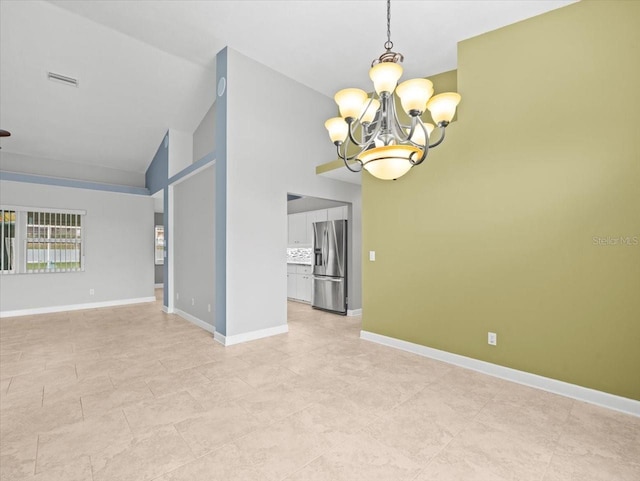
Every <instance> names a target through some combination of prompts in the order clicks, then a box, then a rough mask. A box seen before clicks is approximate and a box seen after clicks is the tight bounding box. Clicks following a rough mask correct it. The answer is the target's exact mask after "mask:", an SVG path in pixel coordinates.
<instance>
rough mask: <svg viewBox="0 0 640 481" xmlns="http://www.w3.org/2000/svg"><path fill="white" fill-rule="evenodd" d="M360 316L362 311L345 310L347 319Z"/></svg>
mask: <svg viewBox="0 0 640 481" xmlns="http://www.w3.org/2000/svg"><path fill="white" fill-rule="evenodd" d="M361 315H362V309H347V316H348V317H353V316H361Z"/></svg>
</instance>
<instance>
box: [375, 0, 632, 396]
mask: <svg viewBox="0 0 640 481" xmlns="http://www.w3.org/2000/svg"><path fill="white" fill-rule="evenodd" d="M638 52H640V2H635V1H633V2H632V1H606V2H604V1H582V2H579V3H576V4H572V5H569V6H567V7H564V8H561V9H559V10H555V11H552V12H550V13H547V14H544V15H540V16H538V17H534V18H532V19H529V20H526V21H523V22H520V23H517V24H514V25H511V26H508V27H505V28H502V29H499V30H496V31H494V32H490V33H487V34H484V35H481V36H479V37H475V38H472V39H469V40H466V41H464V42H462V43H460V44H459V46H458V71H457V86H458V91H459V92H460V94H461V95H462V104H461V106H460V110H459V120H458V121H457V122H455V123H452V124H451V125H450V127H449V128H448V130H447V140H446V141H445V142H444V144H442V145H441V146H439V147H438V148H435V149H433V150H432V151H431V152H430V154H429V157H428V158H427V160H426V161H425V163H424V164H423V165H421V166H419V167H416V168H414V169H412V170H411V172H409V174H407V175H406V176H404V177H402V178H401V179H399V180H397V181H380V180H377V179H375V178H373V177H372V176H371V175H369V174H367V173H364V174H363V253H364V255H365V256H364V258H363V304H364V305H363V311H364V316H363V329H364V330H365V331H370V332H374V333H378V334H382V335H385V336H390V337H393V338H398V339H403V340H406V341H409V342H413V343H417V344H421V345H425V346H430V347H433V348H436V349H441V350H444V351H449V352H453V353H456V354H461V355H464V356H469V357H472V358H476V359H481V360H484V361H488V362H492V363H495V364H499V365H503V366H508V367H511V368H514V369H519V370H522V371H527V372H530V373H534V374H538V375H542V376H546V377H550V378H553V379H558V380H562V381H566V382H569V383H574V384H578V385H581V386H585V387H588V388H593V389H597V390H600V391H604V392H608V393H612V394H616V395H620V396H624V397H627V398H631V399H636V400H640V108H639V106H640V55H639V54H638ZM410 61H411V59H407V62H410ZM439 90H440V89H439V88H438V89H437V91H439ZM370 250H375V251H376V261H375V262H370V261H369V260H368V251H370ZM488 331H492V332H496V333H497V334H498V345H497V346H495V347H494V346H489V345H488V344H487V332H488Z"/></svg>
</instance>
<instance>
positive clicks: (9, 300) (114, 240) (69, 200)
mask: <svg viewBox="0 0 640 481" xmlns="http://www.w3.org/2000/svg"><path fill="white" fill-rule="evenodd" d="M0 203H1V204H5V205H17V206H25V207H49V208H58V209H77V210H86V212H87V214H86V216H85V218H84V219H83V220H84V227H83V230H84V232H83V237H84V240H83V246H82V247H83V249H84V251H85V270H84V272H75V273H49V274H16V275H3V276H0V282H1V283H2V286H1V289H0V310H1V311H2V312H5V311H16V310H23V309H36V308H48V307H55V306H71V305H77V304H86V303H97V302H107V301H120V300H128V299H139V298H145V297H153V296H154V290H153V284H154V278H153V277H154V276H153V250H154V249H153V199H151V197H148V196H139V195H131V194H119V193H112V192H102V191H94V190H85V189H76V188H69V187H58V186H49V185H37V184H28V183H22V182H9V181H0ZM89 289H94V290H95V294H94V295H93V296H92V295H90V294H89Z"/></svg>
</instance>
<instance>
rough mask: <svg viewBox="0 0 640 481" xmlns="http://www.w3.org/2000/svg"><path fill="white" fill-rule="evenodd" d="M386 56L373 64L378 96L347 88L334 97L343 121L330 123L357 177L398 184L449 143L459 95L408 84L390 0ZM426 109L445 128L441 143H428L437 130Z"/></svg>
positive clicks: (412, 82)
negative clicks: (402, 116) (404, 116)
mask: <svg viewBox="0 0 640 481" xmlns="http://www.w3.org/2000/svg"><path fill="white" fill-rule="evenodd" d="M384 48H385V50H386V51H385V52H384V53H383V54H382V55H380V57H379V58H377V59H375V60H374V61H373V62H372V63H371V70H369V77H370V78H371V80H372V81H373V87H374V90H375V94H372V95H371V98H369V95H368V94H367V93H366V92H365V91H364V90H361V89H357V88H347V89H343V90H340V91H339V92H338V93H336V94H335V96H334V99H335V101H336V103H337V104H338V107H339V110H340V117H334V118H331V119H329V120H327V121H326V122H325V124H324V125H325V127H326V128H327V130H328V131H329V137H330V138H331V141H332V142H333V143H334V144H335V146H336V149H337V152H338V156H339V157H340V158H341V159H342V160H343V161H344V164H345V166H346V167H347V169H349V170H350V171H352V172H360V171H361V170H362V169H363V168H364V169H366V170H367V171H368V172H369V173H370V174H371V175H373V176H374V177H377V178H379V179H383V180H391V179H393V180H395V179H397V178H399V177H402V176H403V175H404V174H406V173H407V172H409V170H410V169H411V167H413V166H415V165H419V164H421V163H422V162H424V159H426V158H427V154H428V152H429V149H430V148H432V147H437V146H438V145H440V144H441V143H442V141H443V140H444V135H445V129H446V127H447V125H449V122H451V120H452V119H453V116H454V115H455V113H456V106H457V105H458V103H459V102H460V98H461V97H460V95H459V94H457V93H455V92H446V93H441V94H438V95H433V83H432V82H431V81H430V80H427V79H424V78H416V79H411V80H405V81H404V82H402V83H401V84H399V85H398V80H399V79H400V77H401V76H402V66H401V65H400V63H401V62H402V61H403V60H404V57H403V55H402V54H400V53H396V52H393V51H392V50H391V49H392V48H393V42H392V41H391V0H387V41H386V42H385V44H384ZM394 91H395V92H396V93H397V95H398V97H399V98H400V103H401V105H402V109H403V110H404V111H405V112H406V113H407V115H408V116H409V118H410V123H409V124H403V123H402V122H401V121H400V120H399V118H398V114H397V112H396V106H395V99H394V97H395V96H394ZM426 109H429V111H430V112H431V118H432V119H433V121H434V122H435V123H436V125H437V126H438V127H439V129H440V138H439V139H438V141H437V142H434V143H432V144H429V138H430V135H431V133H432V132H433V130H434V129H435V126H434V125H432V124H430V123H425V122H423V121H422V119H421V118H420V117H421V116H422V114H424V113H425V111H426Z"/></svg>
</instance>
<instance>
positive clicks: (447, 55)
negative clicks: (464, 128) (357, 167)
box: [0, 0, 572, 172]
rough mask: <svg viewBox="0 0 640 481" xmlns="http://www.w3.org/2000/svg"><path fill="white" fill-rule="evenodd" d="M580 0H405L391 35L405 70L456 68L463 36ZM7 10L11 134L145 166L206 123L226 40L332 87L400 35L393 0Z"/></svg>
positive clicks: (83, 0) (349, 79)
mask: <svg viewBox="0 0 640 481" xmlns="http://www.w3.org/2000/svg"><path fill="white" fill-rule="evenodd" d="M569 3H572V0H569V1H567V0H545V1H540V0H537V1H525V0H512V1H508V0H499V1H480V0H478V1H474V0H470V1H456V0H448V1H417V0H413V1H407V0H393V1H392V7H391V8H392V23H391V33H392V35H391V38H392V40H393V41H394V43H395V48H394V50H395V51H399V52H401V53H403V54H404V55H405V62H404V68H405V75H404V78H410V77H417V76H427V75H431V74H434V73H439V72H443V71H447V70H451V69H454V68H456V63H457V59H456V44H457V42H459V41H460V40H463V39H466V38H469V37H472V36H475V35H478V34H481V33H483V32H487V31H490V30H494V29H496V28H499V27H502V26H504V25H508V24H511V23H514V22H517V21H520V20H523V19H525V18H528V17H531V16H534V15H538V14H540V13H543V12H546V11H549V10H553V9H555V8H559V7H561V6H564V5H567V4H569ZM0 14H1V15H0V16H1V17H2V19H1V24H0V35H1V37H0V43H1V47H0V48H1V50H0V55H1V56H0V62H1V64H0V67H1V70H2V73H1V74H0V106H1V110H0V128H4V129H7V130H10V131H12V133H13V136H12V137H11V138H10V139H11V140H7V139H4V140H3V144H2V145H3V148H4V149H6V150H8V151H9V150H10V151H12V152H17V153H23V154H28V155H34V156H41V157H49V158H53V159H61V160H68V161H73V162H82V163H89V164H94V165H103V166H107V167H112V168H118V169H123V170H129V171H134V172H144V170H145V169H146V168H147V166H148V164H149V162H150V160H151V158H152V156H153V154H154V153H155V149H156V148H157V146H158V145H159V143H160V141H161V139H162V136H163V134H164V132H166V130H167V129H168V128H174V129H177V130H183V131H187V132H193V130H194V129H195V128H196V126H197V125H198V123H199V121H200V120H201V119H202V117H203V116H204V114H205V113H206V111H207V109H208V108H209V106H210V105H211V103H212V102H213V100H214V98H215V71H214V62H215V54H216V53H217V52H218V51H219V50H220V49H221V48H222V47H224V46H225V45H229V46H230V47H232V48H234V49H236V50H238V51H240V52H241V53H243V54H245V55H247V56H249V57H251V58H253V59H255V60H257V61H259V62H262V63H264V64H266V65H268V66H270V67H272V68H273V69H275V70H277V71H280V72H281V73H283V74H284V75H287V76H288V77H291V78H293V79H296V80H298V81H299V82H301V83H303V84H305V85H307V86H309V87H311V88H313V89H315V90H317V91H319V92H322V93H324V94H326V95H327V96H332V95H333V93H334V92H335V91H336V90H338V89H340V88H344V87H347V86H356V87H361V88H366V89H369V88H370V85H369V84H370V82H369V79H368V75H367V71H368V68H369V65H370V62H371V60H372V59H373V58H375V57H377V56H378V55H380V53H382V51H383V43H384V41H385V40H386V4H385V2H384V1H383V0H351V1H333V0H289V1H248V0H245V1H172V0H164V1H149V0H129V1H126V2H125V1H111V0H109V1H101V0H94V1H87V0H51V1H50V2H43V1H29V2H25V1H15V0H2V1H1V2H0ZM48 70H53V71H56V72H58V73H61V74H65V75H70V76H74V77H77V78H79V80H80V87H79V88H77V89H76V88H72V87H67V86H65V85H60V84H56V83H53V82H50V81H47V80H46V72H47V71H48Z"/></svg>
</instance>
